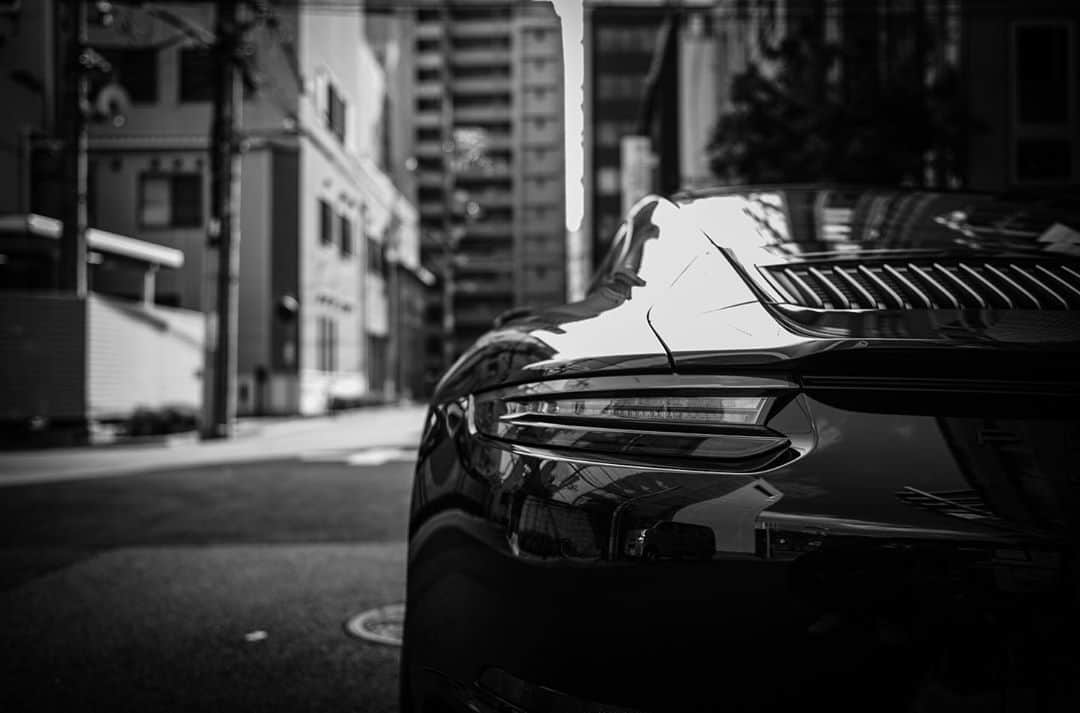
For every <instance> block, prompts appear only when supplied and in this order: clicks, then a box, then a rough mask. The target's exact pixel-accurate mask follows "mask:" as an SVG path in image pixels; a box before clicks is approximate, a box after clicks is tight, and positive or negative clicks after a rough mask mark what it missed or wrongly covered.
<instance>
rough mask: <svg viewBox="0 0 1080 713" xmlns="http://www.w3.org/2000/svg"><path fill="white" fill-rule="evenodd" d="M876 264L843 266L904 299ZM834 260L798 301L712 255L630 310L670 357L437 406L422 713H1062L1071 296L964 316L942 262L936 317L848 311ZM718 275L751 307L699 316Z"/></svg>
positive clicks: (421, 573) (1070, 491)
mask: <svg viewBox="0 0 1080 713" xmlns="http://www.w3.org/2000/svg"><path fill="white" fill-rule="evenodd" d="M879 257H880V258H881V259H879V260H878V262H876V263H873V264H871V265H869V266H868V267H867V270H865V271H864V270H860V269H859V265H858V264H856V263H855V262H854V261H852V262H848V263H844V264H843V265H842V266H841V270H842V271H844V272H847V271H848V268H851V269H852V272H851V275H852V280H853V282H854V283H855V284H856V285H859V288H860V289H861V290H865V291H867V292H870V289H871V288H875V289H877V290H880V289H881V288H880V286H879V285H877V283H876V282H875V281H874V280H873V279H872V278H875V277H876V278H880V277H881V276H882V275H885V276H886V277H887V278H888V279H890V280H894V282H888V281H886V280H884V279H882V280H881V281H882V282H883V283H884V284H886V285H887V286H889V287H890V289H892V290H894V291H899V290H900V289H902V288H903V285H902V284H898V283H897V282H895V280H896V278H895V277H894V276H892V275H891V274H890V273H889V272H888V271H887V270H885V267H884V266H885V265H891V264H892V263H889V262H888V261H887V260H886V256H879ZM900 257H902V258H903V260H906V261H908V262H909V263H911V264H914V265H915V266H916V267H919V266H920V265H921V264H922V263H919V262H912V261H913V260H914V258H912V257H911V254H910V253H905V254H904V255H902V256H900ZM864 258H865V256H860V257H859V260H862V263H861V264H864V265H866V264H867V263H868V262H873V261H872V260H870V261H868V260H866V259H864ZM893 258H897V259H899V258H898V256H896V255H893V256H892V257H891V258H888V259H893ZM829 259H830V260H834V261H835V256H833V257H831V258H829ZM875 259H878V258H875ZM980 259H982V258H980ZM1010 259H1012V260H1013V261H1014V262H1015V261H1016V259H1017V258H1010ZM938 261H939V262H941V260H940V259H939V260H938ZM965 262H966V263H970V262H972V261H971V260H970V259H967V260H965ZM950 264H952V263H950ZM984 264H994V263H993V260H991V259H990V258H986V259H985V260H984ZM1040 264H1042V265H1043V266H1044V267H1046V269H1047V270H1049V271H1050V272H1051V273H1052V274H1054V275H1057V276H1059V277H1061V278H1062V279H1063V280H1066V281H1068V284H1069V285H1072V286H1074V287H1076V288H1077V290H1078V291H1077V294H1076V297H1080V280H1077V281H1076V282H1072V281H1071V280H1072V278H1071V277H1069V273H1068V272H1065V271H1063V270H1062V269H1061V266H1062V265H1065V266H1069V267H1070V269H1071V266H1072V265H1073V264H1074V263H1073V262H1071V261H1070V260H1069V259H1067V258H1054V259H1053V260H1044V261H1043V262H1042V263H1040ZM942 265H943V269H944V270H946V271H948V270H949V269H950V268H949V266H948V265H945V264H944V263H943V264H942ZM1025 265H1026V266H1027V267H1029V268H1031V269H1034V263H1025ZM833 267H834V266H829V267H828V269H829V270H830V273H829V275H826V277H825V280H819V279H818V276H817V275H815V274H814V273H812V272H810V271H809V269H808V268H807V266H806V265H805V264H804V263H803V262H800V263H799V264H798V265H797V266H792V265H790V264H789V265H788V266H786V267H784V268H783V269H784V270H787V271H788V272H791V273H793V274H794V275H795V277H797V278H799V280H802V282H804V283H806V284H805V291H804V289H803V287H800V286H799V282H798V280H792V278H791V276H790V275H783V277H784V278H786V279H787V282H784V280H783V279H780V280H775V279H773V278H774V276H770V275H769V274H760V272H761V271H760V270H759V268H758V267H757V266H756V265H751V266H748V264H747V263H744V262H740V261H739V260H738V259H737V256H734V255H732V254H725V253H724V251H723V250H720V249H718V250H717V251H715V252H714V253H713V254H711V255H710V256H707V257H706V258H703V259H701V260H699V261H697V262H696V263H695V266H694V267H693V268H692V269H689V270H688V271H687V272H686V273H685V274H684V275H682V276H680V279H679V281H676V283H675V284H674V285H673V286H672V289H671V290H670V291H669V292H668V293H667V294H666V295H665V297H664V298H662V299H660V300H658V301H657V303H656V304H655V305H654V306H653V307H652V309H651V310H650V315H649V319H650V326H651V328H652V329H653V330H655V332H656V334H657V336H658V338H659V339H660V340H661V341H662V342H663V345H664V348H665V350H666V351H667V354H668V357H669V364H670V368H669V369H668V370H666V371H659V370H653V371H650V372H647V373H644V372H639V373H632V372H627V371H625V370H624V371H618V370H612V369H602V368H601V369H597V370H596V371H594V372H593V373H587V374H579V375H575V376H574V377H573V378H551V377H548V378H542V379H537V380H532V381H527V380H518V381H517V382H516V383H512V384H509V385H499V386H494V387H492V388H488V389H481V390H478V391H476V392H475V393H469V394H462V395H455V396H454V397H452V398H446V399H443V400H441V401H440V402H439V403H437V404H436V405H435V406H434V407H433V408H432V411H431V414H430V419H429V423H428V428H427V431H426V435H425V440H424V445H423V447H422V449H421V459H420V462H419V464H418V469H417V479H416V487H415V491H414V497H413V517H412V528H411V533H410V534H411V539H410V553H409V580H408V587H409V594H408V612H409V613H408V618H407V623H406V628H407V638H408V639H409V640H410V641H411V642H414V645H413V646H411V647H410V649H408V650H406V652H405V670H406V671H407V682H408V685H407V695H406V699H407V700H408V701H409V702H410V703H411V704H412V705H413V706H414V707H415V709H416V710H421V711H428V710H474V711H502V710H508V711H509V710H512V711H564V710H565V711H593V710H597V711H705V710H747V711H749V710H754V711H778V710H791V709H794V708H796V707H798V708H804V707H815V706H817V705H822V706H826V707H828V708H829V709H832V710H866V709H873V710H895V711H946V710H948V711H955V710H994V711H999V710H1054V711H1057V710H1060V711H1065V710H1075V708H1076V704H1077V703H1078V702H1080V690H1078V685H1077V681H1080V676H1078V674H1080V670H1078V668H1080V667H1078V666H1077V657H1075V656H1073V655H1071V654H1070V653H1069V651H1070V647H1071V641H1073V640H1074V638H1075V635H1076V634H1077V633H1078V632H1077V620H1076V611H1077V610H1076V604H1077V592H1078V591H1080V590H1078V588H1077V580H1076V576H1077V575H1076V569H1075V552H1076V545H1077V543H1078V541H1080V536H1078V533H1080V524H1078V520H1077V503H1078V496H1080V490H1078V486H1080V477H1078V473H1080V470H1078V468H1077V465H1076V464H1077V456H1078V455H1080V453H1078V449H1080V415H1078V413H1077V410H1076V405H1077V395H1078V392H1080V376H1078V374H1077V371H1076V365H1077V364H1080V337H1078V335H1080V330H1078V328H1077V324H1078V323H1077V307H1078V306H1080V304H1078V303H1076V302H1075V297H1074V296H1072V295H1071V294H1069V295H1065V294H1063V293H1064V288H1063V287H1060V286H1058V287H1056V288H1053V287H1051V291H1053V292H1055V293H1058V294H1062V296H1063V299H1064V300H1065V302H1064V304H1057V303H1053V304H1051V303H1052V301H1051V300H1050V298H1049V297H1048V296H1044V297H1043V299H1044V300H1045V302H1046V304H1043V303H1042V302H1040V305H1039V307H1038V308H1035V307H1034V306H1033V305H1031V306H1027V307H1025V308H1019V307H1018V306H1017V305H1015V304H1014V305H1013V306H1012V307H1011V308H1010V307H1004V306H992V307H991V306H986V307H984V308H978V307H971V306H969V305H968V304H967V303H966V302H964V301H962V300H969V299H970V300H974V298H972V297H971V296H970V295H966V296H956V292H955V291H956V290H960V289H961V288H959V287H957V286H956V285H955V284H952V285H951V287H947V286H946V284H945V282H946V280H947V279H948V278H946V277H944V276H941V275H939V278H938V280H937V281H938V282H939V283H941V287H942V290H943V292H942V294H941V295H938V296H936V297H933V296H928V299H929V300H930V303H929V305H928V306H927V305H924V306H923V307H922V308H916V307H914V306H913V300H915V299H917V297H916V296H915V293H914V292H912V293H910V294H909V293H905V294H908V296H907V297H906V298H904V299H903V300H902V302H901V303H897V304H894V305H889V304H883V305H877V304H875V305H874V306H873V307H870V306H865V307H864V306H855V307H853V306H852V305H851V304H850V300H852V299H862V297H861V295H860V291H859V289H856V288H854V287H852V286H851V285H850V284H847V283H845V284H846V285H847V286H846V287H839V286H837V292H838V293H839V294H840V295H841V296H843V297H844V298H845V299H848V300H849V304H848V305H847V306H846V307H844V306H842V305H840V304H833V303H830V302H828V301H826V297H827V295H826V294H825V293H827V292H829V288H828V287H827V286H826V281H827V280H828V279H829V278H830V277H832V279H833V280H842V279H843V278H842V277H839V273H837V272H836V271H835V270H834V269H833ZM953 267H956V266H955V265H953ZM823 268H825V264H824V261H822V262H820V263H817V265H816V267H815V269H816V270H817V271H818V272H821V270H822V269H823ZM772 269H774V268H773V267H769V268H765V270H764V272H768V271H769V270H772ZM775 269H777V270H780V268H775ZM931 269H934V270H936V269H937V268H935V267H933V265H931ZM956 269H957V270H959V269H960V268H959V267H956ZM976 269H982V268H976ZM1010 269H1011V268H1010ZM750 270H758V271H759V274H757V275H754V276H751V275H749V274H747V273H748V272H749V271H750ZM905 270H906V272H901V274H902V276H905V277H908V278H909V279H912V281H913V285H915V287H916V288H917V290H919V291H923V292H925V291H927V290H933V289H935V288H933V287H931V286H929V283H928V282H926V281H923V282H920V283H916V282H914V279H915V278H918V279H922V278H921V277H920V276H919V273H918V272H916V271H915V270H914V269H912V268H910V267H905ZM800 271H802V272H800ZM866 271H869V272H870V273H871V275H870V276H867V275H866V274H865V272H866ZM695 272H696V273H697V274H695ZM898 272H899V270H898ZM1008 274H1009V275H1010V276H1011V277H1012V278H1013V279H1014V280H1018V279H1019V278H1020V274H1019V273H1018V272H1017V273H1008ZM1032 274H1038V275H1040V276H1042V279H1043V280H1044V281H1046V280H1049V278H1047V277H1045V275H1043V273H1042V272H1035V273H1032ZM702 275H708V276H709V277H708V278H707V279H702ZM717 275H719V276H720V279H721V280H723V279H737V280H744V281H746V283H747V284H749V285H751V286H752V287H753V289H754V290H755V291H756V292H757V295H758V299H756V300H754V301H753V302H740V303H738V304H731V305H723V306H719V307H717V306H715V305H711V304H710V303H709V299H708V297H707V295H704V294H703V291H702V290H703V287H702V285H703V284H705V285H707V284H709V283H710V282H712V281H714V280H716V279H717V278H716V276H717ZM834 275H835V277H834ZM856 275H858V276H859V277H856ZM1078 275H1080V273H1078ZM932 276H933V275H932V273H931V277H932ZM991 278H992V279H995V280H996V279H998V278H997V277H996V276H993V275H991ZM859 280H863V281H862V282H860V281H859ZM950 284H951V283H950ZM993 284H995V285H1000V284H1001V283H997V282H995V283H993ZM1054 284H1055V285H1056V283H1054ZM680 285H682V286H684V287H685V289H684V288H683V287H680ZM844 289H847V290H848V292H847V293H845V292H843V290H844ZM1028 289H1029V291H1031V290H1035V289H1042V288H1038V286H1037V285H1034V284H1032V285H1030V286H1029V288H1028ZM769 290H772V291H773V292H772V293H769V292H768V291H769ZM787 290H790V292H788V291H787ZM815 290H817V292H815V293H814V294H815V298H816V299H817V300H818V301H819V302H820V304H817V303H815V302H812V300H811V298H810V297H809V296H808V294H809V293H810V292H814V291H815ZM947 290H953V291H952V292H950V294H951V295H953V297H954V298H955V299H956V300H957V301H958V304H957V305H952V304H949V305H947V306H946V305H942V304H939V302H937V301H935V300H941V301H942V302H945V301H947V300H946V297H944V291H947ZM1003 291H1005V290H1004V289H1003ZM1006 294H1012V295H1013V297H1014V298H1015V296H1016V294H1018V293H1009V292H1006ZM979 295H980V298H981V299H987V296H986V295H985V294H984V293H979ZM871 297H872V299H878V297H875V293H872V294H871ZM831 299H834V300H837V302H838V301H839V299H840V298H839V297H836V296H835V295H833V296H832V297H831ZM884 299H886V300H887V299H891V298H890V297H889V296H888V295H887V294H885V297H884ZM665 530H666V531H667V532H665ZM706 532H707V533H708V537H707V538H706V537H705V536H704V533H706ZM706 541H708V542H710V543H711V548H712V551H711V552H710V553H708V555H707V556H701V553H700V552H699V550H700V549H701V543H703V542H706ZM650 542H651V543H654V546H653V547H652V549H651V550H650V548H649V546H648V545H649V544H650ZM660 543H663V545H661V544H660ZM415 642H423V643H422V645H415Z"/></svg>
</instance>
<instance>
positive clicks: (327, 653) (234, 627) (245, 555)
mask: <svg viewBox="0 0 1080 713" xmlns="http://www.w3.org/2000/svg"><path fill="white" fill-rule="evenodd" d="M361 460H362V459H361ZM411 469H412V463H411V462H409V461H408V460H404V459H402V460H392V461H390V462H387V463H383V464H379V465H350V464H349V463H347V462H344V458H342V459H337V460H335V458H334V456H333V455H331V456H330V457H329V459H328V460H327V461H326V462H303V461H300V460H295V459H293V460H278V461H269V462H260V463H252V464H233V465H220V466H201V467H192V468H185V469H179V470H173V471H161V472H155V473H150V474H143V475H137V476H131V477H125V478H104V479H96V480H86V481H78V482H70V483H50V484H39V485H27V486H14V487H8V488H4V489H3V490H2V491H0V631H2V632H3V635H2V644H0V711H5V712H9V713H10V712H14V711H49V710H63V711H70V710H108V711H128V710H130V711H188V710H192V711H195V710H200V711H202V710H221V711H234V710H236V711H242V710H251V711H373V712H377V711H393V710H396V686H397V661H398V651H397V649H395V648H392V647H387V646H383V645H379V644H373V643H368V642H364V641H360V640H357V639H354V638H352V637H350V636H348V635H347V634H346V633H345V630H344V623H345V621H346V620H347V619H348V618H349V617H350V616H352V615H354V614H356V613H358V612H360V611H363V610H365V609H368V608H372V607H375V606H379V605H382V604H386V603H391V602H398V601H401V600H402V598H403V593H404V544H403V541H404V539H405V527H406V516H407V511H408V498H409V487H410V477H411ZM256 632H264V633H265V636H263V634H261V633H256Z"/></svg>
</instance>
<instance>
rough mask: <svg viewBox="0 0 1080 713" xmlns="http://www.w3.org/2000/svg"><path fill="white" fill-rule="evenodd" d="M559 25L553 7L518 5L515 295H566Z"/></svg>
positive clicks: (540, 298) (538, 301) (535, 301)
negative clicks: (524, 7) (526, 8)
mask: <svg viewBox="0 0 1080 713" xmlns="http://www.w3.org/2000/svg"><path fill="white" fill-rule="evenodd" d="M561 30H562V27H561V23H560V20H559V18H558V16H557V15H555V14H554V11H553V10H552V9H551V8H550V7H547V8H544V9H543V10H540V9H537V10H532V9H531V8H530V11H528V12H522V14H521V15H520V19H519V23H518V27H517V33H518V34H517V42H516V43H515V49H516V50H517V54H516V57H515V63H516V66H517V77H518V82H516V86H517V87H518V89H519V92H518V95H517V97H516V99H517V101H518V103H519V104H520V106H521V118H520V123H519V125H518V130H517V136H518V137H520V150H519V153H518V161H517V164H516V167H517V169H518V173H517V175H516V176H515V193H516V194H518V195H519V196H520V198H521V203H520V206H521V208H520V212H519V216H518V217H519V220H520V222H519V226H520V227H519V233H518V236H517V240H516V255H515V267H516V270H515V284H516V285H517V288H518V291H517V294H516V302H517V303H518V304H526V305H537V306H540V305H553V304H561V303H563V302H565V301H566V203H565V191H566V156H565V148H564V134H565V123H564V117H563V71H562V67H563V55H562V32H561Z"/></svg>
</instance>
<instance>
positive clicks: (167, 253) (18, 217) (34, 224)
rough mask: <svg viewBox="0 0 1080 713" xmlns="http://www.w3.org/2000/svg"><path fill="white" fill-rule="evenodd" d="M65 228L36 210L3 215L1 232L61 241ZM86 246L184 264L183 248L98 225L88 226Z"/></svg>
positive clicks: (157, 262) (144, 259)
mask: <svg viewBox="0 0 1080 713" xmlns="http://www.w3.org/2000/svg"><path fill="white" fill-rule="evenodd" d="M63 229H64V224H63V222H61V221H59V220H57V219H56V218H49V217H48V216H44V215H37V214H36V213H27V214H9V215H0V235H5V234H7V235H12V234H14V235H19V236H31V237H39V238H51V239H53V240H59V239H60V234H61V233H62V232H63ZM86 247H87V248H88V249H90V250H97V251H98V252H103V253H108V254H110V255H117V256H120V257H126V258H129V259H132V260H139V261H140V262H145V263H149V264H151V265H158V266H160V267H172V268H178V267H181V266H183V264H184V253H183V251H182V250H177V249H176V248H170V247H166V246H164V245H157V244H155V243H150V242H147V241H145V240H139V239H137V238H129V237H127V236H126V235H117V234H116V233H110V232H109V231H107V230H99V229H97V228H88V229H87V231H86Z"/></svg>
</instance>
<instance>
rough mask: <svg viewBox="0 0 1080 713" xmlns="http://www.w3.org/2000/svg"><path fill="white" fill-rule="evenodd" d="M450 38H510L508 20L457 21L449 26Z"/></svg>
mask: <svg viewBox="0 0 1080 713" xmlns="http://www.w3.org/2000/svg"><path fill="white" fill-rule="evenodd" d="M450 36H451V37H498V38H500V39H503V38H509V37H510V22H509V21H508V20H501V21H500V20H457V21H455V22H454V23H453V24H451V25H450Z"/></svg>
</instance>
